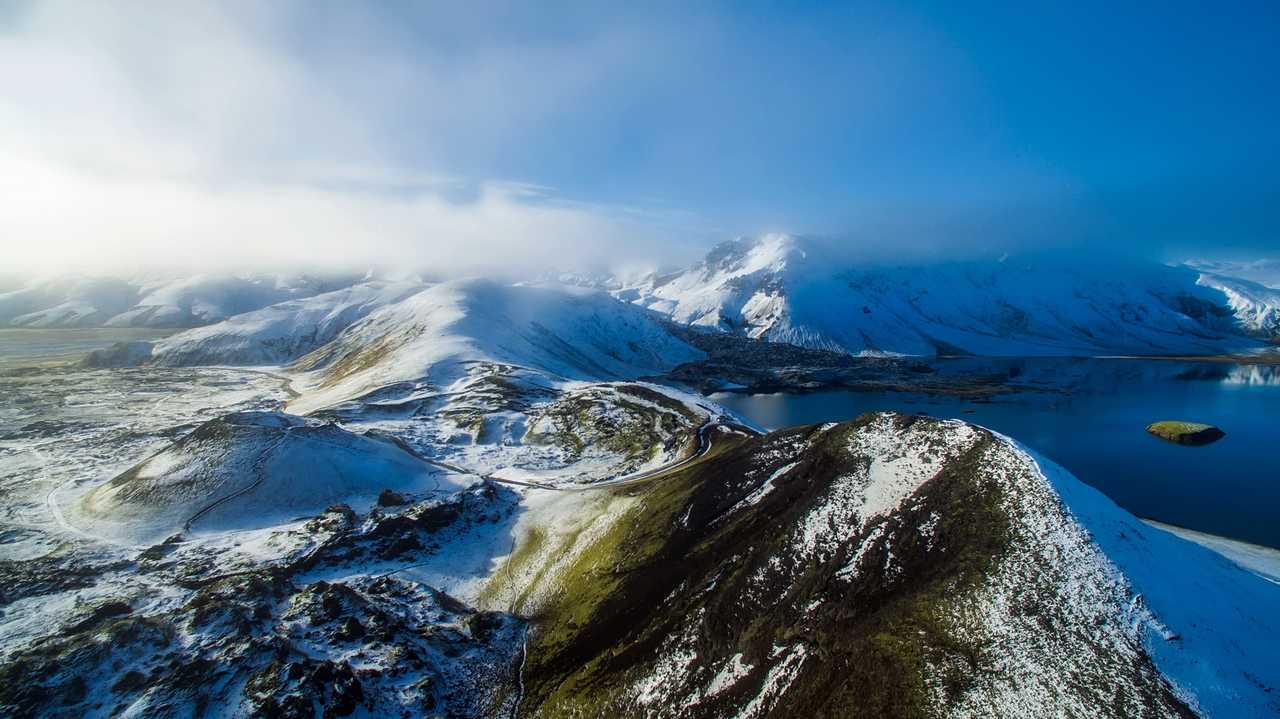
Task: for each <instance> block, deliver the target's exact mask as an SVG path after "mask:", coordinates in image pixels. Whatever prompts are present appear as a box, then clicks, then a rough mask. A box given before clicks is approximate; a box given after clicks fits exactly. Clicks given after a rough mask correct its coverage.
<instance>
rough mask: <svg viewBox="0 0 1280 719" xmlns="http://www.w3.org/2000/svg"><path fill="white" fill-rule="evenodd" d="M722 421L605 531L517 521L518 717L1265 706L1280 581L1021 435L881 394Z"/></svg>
mask: <svg viewBox="0 0 1280 719" xmlns="http://www.w3.org/2000/svg"><path fill="white" fill-rule="evenodd" d="M717 441H722V442H725V443H726V444H727V445H728V447H727V448H726V449H723V450H722V451H720V452H719V453H718V454H717V456H716V457H717V458H716V461H715V462H714V463H708V466H704V467H702V468H700V469H695V470H692V471H691V472H690V476H685V477H680V476H677V477H673V478H668V479H665V480H664V482H663V483H660V485H659V488H657V489H653V488H650V489H649V490H648V491H647V493H641V494H639V495H637V496H632V497H625V498H618V499H617V500H616V501H615V502H614V504H613V505H610V506H609V507H607V508H605V509H604V510H603V511H604V512H605V514H604V515H602V516H603V517H604V520H603V525H604V526H600V527H596V526H594V525H593V526H592V527H591V530H590V533H591V535H592V536H594V537H600V538H609V537H617V536H620V537H621V538H620V539H614V540H613V544H610V543H609V541H608V540H607V539H597V540H596V542H595V543H594V544H593V543H589V542H588V543H586V544H583V543H582V542H581V541H580V540H579V539H578V537H579V536H580V535H581V534H585V533H587V531H586V530H581V529H579V530H578V531H573V532H571V534H570V536H569V538H568V539H567V540H566V542H565V543H557V542H556V541H554V540H552V539H548V538H549V537H552V538H554V537H556V536H557V535H558V529H557V527H555V526H547V527H546V528H545V529H543V530H542V531H541V532H540V533H537V532H533V531H530V535H531V536H537V537H539V541H540V542H541V545H540V546H539V547H538V548H536V549H533V550H532V551H531V552H530V553H532V554H533V556H534V557H537V556H541V557H542V559H540V560H539V559H536V558H535V559H525V560H524V561H525V562H528V563H529V564H528V565H527V566H523V565H522V566H520V567H518V569H517V571H519V572H521V573H524V574H527V575H528V576H531V577H535V578H536V582H535V585H534V587H533V588H532V589H531V591H530V593H529V594H527V595H522V596H527V597H529V599H528V600H526V601H527V603H526V604H524V605H523V606H521V607H520V609H521V610H522V611H524V612H527V613H530V614H533V615H535V616H539V617H541V618H542V620H541V621H542V624H541V626H540V628H539V630H538V631H536V632H535V634H534V635H533V638H532V639H531V643H530V646H531V652H530V657H531V662H530V666H529V670H528V671H527V672H526V674H525V676H524V680H525V685H526V687H528V693H527V694H526V704H525V706H526V707H528V711H529V713H530V715H532V716H556V715H558V714H560V713H562V712H570V711H572V712H575V713H577V714H581V715H584V716H619V717H667V716H708V717H710V716H716V717H720V716H735V717H791V716H794V717H808V716H863V715H865V716H992V717H1044V716H1090V717H1117V718H1118V717H1131V716H1151V717H1185V716H1188V715H1189V714H1194V715H1200V716H1208V717H1234V716H1248V717H1254V716H1257V717H1262V716H1272V715H1274V714H1275V713H1276V712H1277V711H1278V710H1280V699H1278V698H1277V696H1276V691H1277V689H1278V688H1280V662H1277V661H1276V658H1277V654H1276V651H1277V650H1276V647H1277V646H1280V624H1277V622H1276V619H1275V617H1276V616H1277V610H1280V586H1277V585H1275V584H1273V583H1271V582H1268V581H1267V580H1265V579H1263V578H1261V577H1259V576H1257V575H1255V574H1253V573H1251V572H1248V571H1246V570H1243V569H1241V568H1239V567H1237V566H1236V565H1234V564H1232V563H1231V562H1229V561H1227V560H1225V559H1223V558H1222V557H1220V556H1218V555H1215V554H1213V553H1212V552H1210V551H1208V550H1206V549H1204V548H1202V547H1200V546H1198V545H1195V544H1191V543H1189V542H1186V541H1184V540H1181V539H1179V538H1177V537H1175V536H1173V535H1170V534H1168V533H1166V532H1163V531H1162V530H1158V529H1155V528H1152V527H1148V526H1146V525H1144V524H1143V523H1142V522H1141V521H1139V520H1137V519H1136V518H1135V517H1133V516H1132V515H1130V514H1128V513H1127V512H1125V511H1124V510H1122V509H1120V508H1119V507H1118V506H1116V505H1115V504H1114V503H1112V502H1111V501H1110V500H1108V499H1106V498H1105V497H1103V496H1102V495H1101V494H1099V493H1098V492H1096V491H1095V490H1093V489H1092V488H1089V487H1087V486H1086V485H1084V484H1082V483H1080V482H1079V481H1078V480H1076V479H1075V478H1073V477H1071V476H1070V475H1069V474H1067V473H1066V472H1064V471H1063V470H1061V468H1058V467H1056V466H1055V465H1052V464H1050V463H1048V462H1045V461H1043V460H1040V459H1039V458H1037V457H1035V456H1033V455H1032V454H1030V453H1029V452H1027V451H1026V450H1025V449H1024V448H1022V447H1021V446H1020V445H1018V444H1017V443H1016V442H1014V441H1013V440H1010V439H1007V438H1004V437H1000V436H997V435H993V434H991V433H989V432H987V431H986V430H983V429H981V428H978V427H974V426H972V425H967V424H965V423H962V422H958V421H938V420H933V419H924V418H919V417H910V416H905V415H900V414H893V413H876V414H868V415H864V416H863V417H861V418H859V419H858V420H855V421H852V422H847V423H842V424H835V423H832V424H827V425H822V426H808V427H797V428H792V429H789V430H782V431H779V432H775V433H771V434H769V435H766V436H763V437H758V438H751V439H746V440H741V439H740V440H737V441H735V440H733V439H731V438H727V437H724V436H723V435H722V436H720V437H718V439H717ZM673 498H675V499H674V501H673ZM564 501H566V502H572V501H575V498H573V497H568V498H566V499H565V500H564ZM548 514H549V516H552V517H554V516H555V513H548ZM574 520H575V521H582V520H580V519H579V518H574ZM553 521H559V520H554V519H553ZM610 525H612V526H610ZM655 533H657V534H659V535H661V536H664V537H667V540H666V542H665V544H664V543H653V542H652V541H650V540H649V538H650V537H651V536H652V535H653V534H655ZM518 553H519V550H517V554H518ZM646 553H647V554H646ZM513 556H516V555H515V554H513ZM519 556H521V557H526V556H527V555H526V554H520V555H519ZM540 562H545V564H540ZM602 582H607V583H608V584H606V585H605V588H606V589H607V592H602V590H600V589H597V588H596V587H597V585H599V583H602ZM570 588H573V589H570ZM591 592H597V593H601V592H602V593H603V598H600V595H599V594H597V595H596V596H595V598H593V596H592V595H591ZM619 597H622V598H624V599H618V598H619ZM593 601H594V602H597V603H594V604H593V603H592V602H593ZM539 632H540V633H539ZM544 637H545V640H544ZM566 637H568V638H567V639H566ZM544 653H545V654H544ZM562 662H563V663H562ZM566 666H568V667H572V669H562V667H566ZM565 672H568V676H565Z"/></svg>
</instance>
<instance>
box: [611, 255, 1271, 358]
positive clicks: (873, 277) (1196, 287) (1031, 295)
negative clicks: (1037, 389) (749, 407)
mask: <svg viewBox="0 0 1280 719" xmlns="http://www.w3.org/2000/svg"><path fill="white" fill-rule="evenodd" d="M1198 278H1199V273H1198V272H1196V271H1193V270H1191V269H1187V268H1173V267H1166V266H1163V265H1131V266H1120V267H1111V266H1108V267H1085V266H1079V267H1074V266H1070V265H1058V264H1054V265H1050V264H1034V263H1026V262H1018V261H1006V262H967V263H950V264H940V265H930V266H905V267H866V268H859V267H848V266H845V265H842V264H841V263H840V262H839V261H838V260H835V259H833V258H832V257H830V256H829V255H827V254H825V253H824V252H823V250H822V248H821V247H820V246H819V245H817V244H816V243H814V242H812V241H808V240H805V239H803V238H796V237H791V236H787V235H766V236H764V237H761V238H758V239H739V240H735V241H733V242H727V243H723V244H721V245H719V246H717V247H716V248H715V249H713V250H712V251H711V252H710V253H709V254H708V255H707V257H706V259H704V260H703V261H702V262H701V263H699V264H698V265H696V266H694V267H693V268H691V269H689V270H688V271H685V272H682V273H678V274H676V275H668V276H665V277H650V278H649V279H648V281H647V282H644V283H641V284H638V285H635V286H632V287H628V288H624V289H621V290H615V292H614V294H615V296H617V297H618V298H619V299H622V300H625V301H629V302H634V303H636V304H639V305H642V306H644V307H648V308H650V309H653V310H656V311H658V312H661V313H663V314H666V315H669V316H671V317H672V318H673V319H675V320H676V321H679V322H683V323H687V324H691V325H697V326H704V327H710V328H715V329H719V330H723V331H731V332H739V333H742V334H745V335H747V336H750V337H758V338H764V339H768V340H772V341H778V342H789V343H792V344H797V345H801V346H805V347H813V348H819V349H831V350H836V351H842V352H849V353H853V354H858V353H864V354H881V353H884V354H909V355H933V354H950V353H971V354H983V355H1090V354H1114V353H1134V354H1161V353H1177V354H1203V353H1217V352H1222V351H1226V350H1230V349H1237V348H1241V347H1250V346H1256V344H1257V343H1256V341H1254V340H1250V339H1247V338H1244V337H1242V334H1244V333H1245V332H1253V331H1256V330H1257V320H1256V319H1255V318H1254V317H1253V315H1251V314H1250V313H1249V312H1248V311H1247V310H1245V309H1240V308H1238V307H1237V306H1236V305H1229V304H1228V300H1227V296H1226V295H1225V294H1224V291H1223V290H1222V289H1220V288H1218V287H1215V286H1212V285H1208V284H1197V279H1198ZM1273 309H1274V308H1273Z"/></svg>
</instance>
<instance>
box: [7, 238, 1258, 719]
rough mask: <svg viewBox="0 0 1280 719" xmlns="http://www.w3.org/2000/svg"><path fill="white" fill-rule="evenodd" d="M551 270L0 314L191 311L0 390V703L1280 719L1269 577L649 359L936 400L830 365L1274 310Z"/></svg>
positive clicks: (1091, 495) (766, 252)
mask: <svg viewBox="0 0 1280 719" xmlns="http://www.w3.org/2000/svg"><path fill="white" fill-rule="evenodd" d="M1214 269H1215V270H1220V269H1221V268H1216V267H1215V268H1214ZM561 280H563V281H559V282H545V281H530V282H527V283H515V284H512V283H510V282H500V281H495V280H488V279H452V280H447V281H440V282H427V281H422V280H418V279H402V280H395V281H392V280H386V279H377V278H371V277H361V278H359V279H356V278H345V279H343V280H341V281H339V282H338V283H337V286H336V287H335V286H334V285H333V284H328V283H326V282H324V281H318V280H309V279H305V278H304V279H287V278H283V277H271V278H266V277H259V278H234V279H231V280H225V281H224V280H214V279H212V278H199V279H191V280H186V281H177V282H170V283H166V284H165V285H163V287H162V288H160V289H154V288H153V289H150V290H148V291H147V292H145V293H144V292H142V291H141V289H142V288H141V286H137V287H135V286H133V285H129V284H128V283H124V282H120V281H113V283H104V284H98V283H94V282H81V283H74V282H72V283H67V284H65V285H58V284H56V283H46V284H42V285H39V286H33V287H29V288H27V289H25V290H19V291H18V294H14V293H10V294H9V295H5V297H8V298H10V299H9V300H8V301H9V302H10V305H9V306H16V305H18V304H23V303H26V304H25V305H23V306H24V308H27V307H32V306H34V305H38V304H40V302H37V301H36V300H37V299H39V300H40V301H41V302H46V301H47V302H48V303H50V304H49V305H48V306H47V307H46V308H45V309H44V310H40V309H29V310H26V311H25V312H24V314H22V315H18V317H21V318H27V317H37V318H39V321H40V323H42V326H43V324H46V323H47V324H54V325H56V324H58V322H60V321H62V320H65V321H66V322H69V323H71V324H77V323H79V324H89V323H115V324H118V323H120V322H133V321H138V322H152V321H159V318H164V317H176V318H180V319H181V320H182V321H184V322H207V324H203V325H202V326H198V327H194V328H189V329H186V330H184V331H181V332H178V333H176V334H173V335H170V336H167V337H165V338H163V339H160V340H157V341H154V342H133V343H128V344H123V345H119V346H116V347H114V348H111V349H107V350H101V351H97V352H94V353H92V354H91V355H90V356H89V357H88V358H87V359H86V362H85V363H84V364H83V365H81V366H79V367H72V366H69V367H63V368H59V369H48V370H46V371H48V372H54V373H56V374H50V375H48V376H47V377H42V376H41V375H40V374H39V373H31V372H16V373H13V374H12V375H7V374H6V375H3V376H0V381H3V382H7V383H9V386H12V387H14V388H15V390H14V391H15V394H16V395H17V396H20V397H22V398H24V399H22V400H21V401H19V402H16V403H15V407H14V408H13V409H12V411H11V412H10V413H9V414H8V415H6V416H5V418H4V421H5V422H7V424H6V425H4V430H5V433H4V435H3V437H4V438H3V439H0V442H2V443H4V444H0V448H2V449H4V450H5V451H6V452H8V451H10V450H14V451H13V452H11V453H10V454H7V455H0V460H6V461H7V462H8V464H3V463H0V469H3V470H4V472H3V473H0V481H2V482H3V484H0V488H3V489H4V491H6V492H8V493H9V494H8V496H9V497H11V500H10V503H11V504H12V505H13V506H14V507H16V508H18V509H19V510H20V511H21V512H22V513H23V514H22V516H24V517H27V516H34V517H40V518H43V517H46V516H48V517H49V519H46V520H42V521H43V522H44V523H43V524H41V523H40V522H36V523H35V524H30V523H24V524H22V525H21V527H18V526H17V525H16V524H14V525H13V527H6V526H4V525H0V529H4V530H5V531H6V532H8V533H6V534H4V535H3V536H4V537H7V538H12V540H13V541H11V542H8V543H6V544H3V545H0V546H6V547H16V549H15V550H14V551H13V553H14V556H15V557H18V558H17V559H13V560H4V561H0V571H3V572H5V575H4V576H5V578H6V580H7V583H6V589H5V591H4V594H3V595H2V596H0V606H3V607H4V609H5V612H4V614H0V713H6V712H7V713H8V714H12V715H14V716H33V717H34V716H47V715H48V716H66V717H71V716H77V717H78V716H95V717H96V716H103V717H105V716H111V715H113V714H119V713H134V714H140V715H155V716H176V715H181V714H182V712H183V710H184V708H186V707H189V706H191V705H192V704H193V703H195V704H197V705H200V706H217V707H220V708H224V709H225V714H226V715H228V716H237V717H238V716H260V715H276V716H293V715H296V716H317V715H320V716H323V715H326V714H327V715H330V716H348V715H376V716H381V715H401V714H405V713H408V714H409V715H414V714H422V713H432V712H434V713H443V714H445V715H451V716H459V717H488V716H494V715H503V716H526V717H540V716H548V717H550V716H562V715H565V714H577V715H585V716H634V717H669V716H697V717H724V716H742V717H763V716H795V717H808V716H814V715H822V714H823V713H824V712H825V713H829V714H832V715H838V716H877V717H879V716H901V717H911V716H921V715H925V716H970V715H974V714H981V713H983V712H987V713H994V714H996V715H1001V716H1011V717H1033V716H1043V715H1046V714H1068V713H1076V714H1081V715H1085V714H1087V715H1092V716H1110V717H1117V718H1118V717H1128V716H1133V715H1143V716H1159V717H1186V716H1193V715H1199V716H1230V715H1231V714H1232V712H1233V711H1236V710H1238V711H1241V712H1244V713H1245V714H1246V715H1257V716H1265V715H1266V714H1267V713H1268V712H1271V713H1274V711H1275V710H1276V709H1277V708H1278V705H1277V703H1276V699H1275V697H1276V694H1275V692H1276V688H1277V687H1280V676H1277V673H1276V672H1277V669H1276V667H1280V664H1276V663H1274V662H1272V661H1271V659H1273V658H1274V647H1275V646H1276V642H1277V636H1278V633H1280V625H1277V624H1276V623H1275V617H1276V616H1277V610H1278V609H1280V588H1278V587H1276V585H1275V584H1274V583H1273V582H1271V581H1269V580H1268V579H1266V578H1264V577H1262V576H1258V575H1257V574H1255V573H1253V572H1251V571H1249V570H1247V569H1245V568H1242V567H1240V566H1237V565H1235V564H1233V563H1231V562H1230V561H1228V560H1226V559H1224V558H1223V557H1221V556H1219V555H1217V554H1213V553H1211V552H1210V551H1208V550H1206V549H1203V548H1202V547H1199V546H1196V545H1193V544H1190V543H1188V542H1185V541H1183V540H1181V539H1178V538H1176V537H1174V536H1172V535H1169V534H1166V533H1165V532H1163V531H1162V530H1158V529H1154V528H1151V527H1148V526H1147V525H1144V524H1142V523H1141V522H1140V521H1139V520H1137V519H1136V518H1135V517H1133V516H1132V515H1130V514H1129V513H1128V512H1126V511H1124V510H1123V509H1121V508H1120V507H1118V506H1116V505H1115V504H1114V503H1112V502H1111V501H1110V500H1108V499H1106V498H1105V497H1103V496H1102V495H1100V494H1098V493H1097V492H1096V491H1094V490H1093V489H1091V488H1089V487H1087V486H1085V485H1083V484H1082V483H1080V482H1079V481H1078V480H1077V479H1075V478H1074V477H1072V476H1071V475H1070V474H1068V473H1067V472H1066V471H1065V470H1062V469H1061V468H1059V467H1057V466H1056V465H1053V464H1052V463H1050V462H1048V461H1045V460H1042V459H1041V458H1039V457H1037V456H1036V455H1034V454H1032V453H1031V452H1030V451H1028V450H1026V449H1025V448H1024V447H1023V446H1022V445H1021V444H1019V443H1018V442H1017V441H1016V440H1015V439H1011V438H1007V437H1003V436H1000V435H997V434H994V433H992V432H990V431H988V430H985V429H982V428H980V427H976V426H973V425H970V424H966V423H964V422H961V421H958V420H936V419H932V418H927V417H919V416H908V415H902V414H895V413H867V414H864V415H862V416H861V417H858V418H856V419H855V418H850V421H847V422H842V423H836V422H831V423H825V424H815V425H805V426H800V427H792V428H788V429H783V430H779V431H776V432H770V433H761V432H758V431H756V430H754V429H752V428H750V427H747V426H745V425H744V424H743V423H742V422H741V421H740V420H738V419H737V418H735V417H733V416H732V415H731V414H730V413H729V412H727V411H726V410H724V409H723V408H721V407H719V406H718V405H717V404H716V402H715V401H714V400H713V399H712V398H708V397H704V396H700V395H699V394H697V393H696V392H695V391H694V390H692V389H689V384H690V383H688V382H684V381H682V379H681V378H682V377H688V376H690V375H689V374H688V373H687V372H686V374H683V375H681V374H679V371H680V370H682V369H683V370H686V371H687V370H689V368H690V367H693V368H697V367H702V366H708V365H714V364H715V361H717V360H718V359H719V360H723V359H724V358H725V357H730V358H731V359H732V360H733V361H741V362H745V363H746V364H749V365H750V366H751V368H757V369H759V368H763V369H764V370H768V369H769V368H770V367H772V366H773V365H774V364H779V365H784V366H786V367H788V368H791V367H793V366H795V365H804V363H806V362H811V361H814V362H826V363H829V364H828V365H824V366H823V367H819V370H820V371H819V374H821V373H822V372H825V371H826V369H825V367H836V368H838V369H839V368H845V369H848V368H849V367H852V368H853V369H851V370H850V371H857V372H866V373H869V374H870V375H871V376H872V377H873V379H874V380H875V381H878V382H880V383H882V385H881V386H883V384H885V383H893V382H896V381H898V378H900V377H901V376H902V375H903V374H912V373H913V370H923V372H916V373H915V374H918V375H919V376H920V377H922V378H923V379H920V380H917V381H919V382H931V383H933V384H932V385H930V386H932V387H934V388H935V389H937V388H938V387H940V386H941V385H939V384H938V383H939V382H946V381H947V380H946V378H941V377H932V376H930V375H929V374H928V369H927V367H925V365H927V364H928V363H926V362H923V361H917V360H896V359H892V360H891V359H879V358H857V357H853V356H852V355H857V354H865V355H882V354H908V355H921V356H927V357H932V356H935V355H938V354H951V353H987V354H1009V355H1012V354H1019V353H1022V354H1027V353H1047V354H1062V355H1072V354H1100V353H1118V352H1132V353H1146V354H1156V353H1209V352H1228V351H1240V350H1249V349H1253V348H1259V347H1262V346H1264V342H1265V340H1266V339H1267V338H1268V337H1269V335H1268V332H1269V330H1268V327H1271V326H1273V325H1271V324H1268V323H1271V322H1273V321H1274V317H1275V308H1276V305H1275V304H1274V303H1273V302H1274V293H1275V291H1274V290H1271V289H1269V288H1267V287H1265V286H1264V285H1261V284H1259V283H1257V282H1254V281H1252V280H1248V279H1241V278H1232V277H1230V276H1227V275H1224V274H1219V273H1218V272H1216V271H1215V272H1208V271H1197V270H1195V269H1192V268H1189V267H1167V266H1163V265H1142V266H1127V267H1117V266H1106V267H1093V268H1069V267H1065V266H1060V265H1054V266H1038V265H1034V264H1029V263H1026V262H1019V261H1016V260H1012V259H1010V260H1006V261H1004V262H990V263H968V264H951V265H933V266H927V267H926V266H919V267H897V268H895V267H863V268H858V267H848V266H846V265H842V264H841V263H839V262H836V261H835V260H833V259H831V257H830V256H829V255H826V254H824V253H823V250H822V249H821V247H820V246H819V245H817V244H816V243H813V242H811V241H808V240H805V239H802V238H794V237H789V236H784V235H770V236H765V237H761V238H756V239H743V240H737V241H733V242H728V243H724V244H722V245H719V246H717V247H716V248H714V249H713V250H712V251H711V252H710V253H709V255H708V256H707V257H706V259H705V260H703V261H702V262H700V263H698V264H697V265H695V266H693V267H691V268H689V269H687V270H684V271H680V272H675V273H670V274H662V275H657V274H652V275H648V276H643V277H631V278H627V280H626V281H624V280H623V278H620V277H614V276H594V277H582V276H579V277H576V278H574V277H564V278H561ZM573 283H576V284H573ZM582 285H587V286H582ZM237 287H243V288H248V290H247V291H246V293H245V295H244V298H245V299H244V300H243V301H242V302H241V301H239V300H238V296H237V295H236V293H235V288H237ZM103 288H107V289H103ZM161 290H163V291H161ZM60 292H61V293H60ZM131 293H132V294H131ZM281 298H282V299H281ZM144 299H145V302H146V303H154V304H145V303H144ZM108 300H110V301H111V302H113V303H114V304H108V302H107V301H108ZM97 303H100V304H97ZM130 303H132V304H130ZM1269 303H1271V304H1269ZM246 308H247V309H246ZM236 310H245V311H239V312H237V311H236ZM113 312H114V314H112V313H113ZM33 313H34V314H33ZM228 313H230V314H228ZM120 317H124V318H126V319H123V320H120V319H117V318H120ZM217 317H222V319H216V318H217ZM60 318H61V319H60ZM104 318H105V319H104ZM215 319H216V321H213V320H215ZM20 322H23V323H28V325H29V324H30V323H29V322H28V320H27V319H23V320H21V321H20ZM24 326H26V325H24ZM757 340H771V341H772V342H769V343H765V342H759V341H757ZM743 357H745V358H746V359H745V360H743V359H742V358H743ZM728 364H732V361H731V362H728ZM234 365H242V366H245V367H241V368H237V367H235V366H234ZM895 373H898V374H895ZM953 379H954V380H955V381H956V382H957V383H958V384H956V385H954V386H951V387H950V391H958V392H965V391H972V389H973V385H966V384H964V380H963V379H962V378H953ZM979 379H980V381H981V382H990V381H994V380H991V379H990V378H979ZM1006 379H1008V378H1006ZM42 382H43V383H44V384H41V383H42ZM996 384H997V385H998V384H999V383H998V382H997V383H996ZM737 386H739V387H741V386H742V385H737ZM903 386H907V385H903ZM264 387H265V388H268V389H265V390H264V389H263V388H264ZM1002 389H1005V388H1004V387H1001V386H987V387H986V390H987V391H1000V390H1002ZM189 397H194V398H196V399H189ZM10 425H11V426H10ZM1152 441H1154V440H1152ZM27 450H30V457H32V458H33V459H31V460H29V462H27V463H23V462H21V461H14V460H13V457H22V456H26V455H24V452H27ZM0 508H3V507H0ZM4 516H6V515H0V517H4ZM22 521H23V522H28V520H26V519H24V520H22ZM10 529H11V530H12V531H10ZM63 542H65V544H62V543H63ZM50 547H58V549H57V550H56V551H51V550H50V549H49V548H50ZM136 637H143V638H145V641H135V639H134V638H136ZM192 667H194V668H198V669H199V670H200V671H198V672H197V671H196V670H195V669H192ZM99 697H110V700H109V701H108V700H106V699H100V698H99ZM51 707H53V708H55V710H54V711H52V712H50V708H51Z"/></svg>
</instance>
